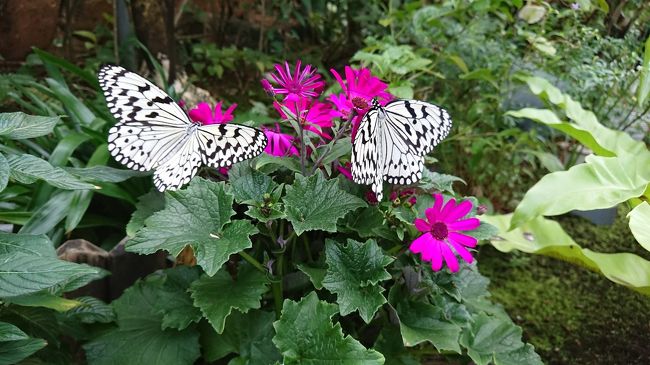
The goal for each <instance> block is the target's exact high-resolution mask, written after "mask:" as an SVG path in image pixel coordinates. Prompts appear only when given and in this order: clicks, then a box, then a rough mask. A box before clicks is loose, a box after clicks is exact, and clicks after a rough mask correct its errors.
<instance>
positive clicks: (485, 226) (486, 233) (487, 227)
mask: <svg viewBox="0 0 650 365" xmlns="http://www.w3.org/2000/svg"><path fill="white" fill-rule="evenodd" d="M463 233H464V234H466V235H468V236H472V237H474V238H476V239H477V240H487V239H490V238H492V237H494V236H496V235H497V234H498V233H499V229H498V228H497V227H495V226H493V225H491V224H490V223H487V222H481V225H480V226H479V227H478V228H476V229H474V230H471V231H467V232H463Z"/></svg>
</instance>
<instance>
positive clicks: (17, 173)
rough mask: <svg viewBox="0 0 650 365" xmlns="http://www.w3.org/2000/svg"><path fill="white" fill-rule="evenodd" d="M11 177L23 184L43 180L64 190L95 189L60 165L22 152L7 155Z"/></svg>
mask: <svg viewBox="0 0 650 365" xmlns="http://www.w3.org/2000/svg"><path fill="white" fill-rule="evenodd" d="M7 160H8V162H9V166H10V167H11V178H12V179H15V180H17V181H18V182H21V183H23V184H32V183H34V182H36V180H44V181H45V182H47V183H48V184H50V185H52V186H54V187H57V188H60V189H66V190H77V189H97V187H96V186H95V185H93V184H89V183H87V182H84V181H81V180H79V179H78V178H76V177H75V176H73V175H71V174H70V173H68V172H67V171H65V170H64V169H62V168H60V167H53V166H52V165H50V164H49V163H48V162H47V161H45V160H42V159H40V158H38V157H36V156H32V155H28V154H23V155H13V156H9V158H8V159H7Z"/></svg>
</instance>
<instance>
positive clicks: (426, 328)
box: [396, 300, 461, 353]
mask: <svg viewBox="0 0 650 365" xmlns="http://www.w3.org/2000/svg"><path fill="white" fill-rule="evenodd" d="M396 310H397V314H398V316H399V323H400V331H401V332H402V338H403V339H404V345H405V346H408V347H413V346H415V345H417V344H420V343H422V342H425V341H428V342H430V343H431V344H432V345H433V346H435V348H436V349H438V351H454V352H457V353H460V345H459V344H458V338H459V336H460V332H461V328H460V326H458V325H456V324H454V323H451V322H445V321H442V320H441V319H440V315H439V311H438V310H437V309H436V307H434V306H433V305H431V304H428V303H424V302H414V301H410V300H401V301H400V302H399V303H398V304H397V308H396Z"/></svg>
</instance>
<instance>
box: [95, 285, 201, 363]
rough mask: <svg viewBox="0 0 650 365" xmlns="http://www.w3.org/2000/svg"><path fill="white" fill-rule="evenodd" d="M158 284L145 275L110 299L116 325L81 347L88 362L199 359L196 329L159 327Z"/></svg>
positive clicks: (149, 361) (151, 361)
mask: <svg viewBox="0 0 650 365" xmlns="http://www.w3.org/2000/svg"><path fill="white" fill-rule="evenodd" d="M162 284H163V282H162V280H161V279H160V278H159V277H149V278H147V279H145V280H144V281H139V282H137V283H136V284H134V285H133V286H132V287H130V288H128V289H127V290H126V291H124V294H122V296H121V297H120V298H119V299H117V300H115V301H114V302H113V304H112V306H113V309H114V310H115V314H116V316H117V328H115V329H113V330H110V331H108V332H105V333H104V334H102V335H101V336H99V337H97V338H95V339H93V340H92V341H90V342H88V343H86V344H85V345H84V346H83V348H84V350H85V351H86V357H87V359H88V363H89V364H90V365H112V364H121V365H131V364H133V365H141V364H156V365H183V364H187V365H191V364H193V363H194V362H195V361H196V359H198V358H199V356H200V351H199V334H198V332H197V331H196V329H194V328H189V329H185V330H183V331H177V330H174V329H168V330H163V329H162V328H161V325H162V321H163V316H162V314H159V313H157V312H156V302H157V301H158V300H159V297H158V293H159V291H160V288H161V286H162Z"/></svg>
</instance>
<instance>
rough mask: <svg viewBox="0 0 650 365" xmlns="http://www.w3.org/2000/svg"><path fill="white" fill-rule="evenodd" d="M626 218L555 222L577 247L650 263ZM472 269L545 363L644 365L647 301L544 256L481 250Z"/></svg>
mask: <svg viewBox="0 0 650 365" xmlns="http://www.w3.org/2000/svg"><path fill="white" fill-rule="evenodd" d="M625 214H626V211H625V209H624V208H621V209H620V210H619V216H618V218H617V221H616V222H615V223H614V224H613V225H612V226H595V225H592V224H591V223H589V222H588V221H586V220H584V219H582V218H578V217H569V216H566V217H560V218H559V219H558V220H559V221H560V223H561V224H562V226H563V227H564V228H565V230H566V231H567V232H568V233H569V234H571V235H572V237H573V238H574V239H575V240H576V241H577V242H578V243H579V244H580V245H581V246H583V247H588V248H590V249H593V250H598V251H601V252H621V251H626V252H634V253H637V254H640V255H642V256H644V257H646V258H648V257H650V255H648V252H647V251H645V250H644V249H643V248H642V247H640V246H639V245H638V244H637V243H636V241H635V240H634V238H633V237H632V235H631V233H630V232H629V228H628V227H627V222H626V218H625ZM479 262H480V268H481V272H483V273H484V274H485V275H487V276H488V277H489V278H490V279H491V281H492V282H491V286H490V290H491V292H492V293H493V296H494V300H495V301H496V302H499V303H502V304H503V305H504V307H505V308H506V310H507V311H508V313H509V314H510V315H511V316H512V318H513V319H514V320H515V321H516V322H517V323H518V324H519V325H521V326H522V327H523V329H524V335H525V336H526V339H527V340H528V341H530V342H531V343H532V344H533V345H535V347H536V348H537V351H538V352H539V353H540V355H541V356H542V358H543V359H544V361H545V362H547V363H548V364H572V365H574V364H575V365H579V364H611V365H616V364H625V365H629V364H649V363H650V346H648V345H647V336H646V334H647V333H649V332H650V297H646V296H643V295H641V294H639V293H636V292H634V291H632V290H630V289H627V288H625V287H623V286H621V285H617V284H615V283H613V282H611V281H609V280H607V279H606V278H604V277H603V276H601V275H599V274H596V273H593V272H591V271H588V270H586V269H583V268H581V267H577V266H575V265H572V264H569V263H566V262H563V261H559V260H556V259H552V258H548V257H543V256H531V255H525V254H522V253H513V254H502V253H500V252H498V251H496V250H495V249H494V248H492V247H489V246H485V247H482V248H481V251H480V253H479Z"/></svg>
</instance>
